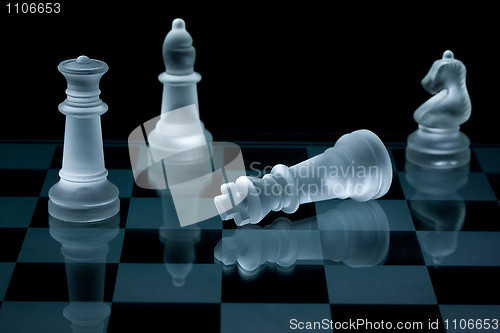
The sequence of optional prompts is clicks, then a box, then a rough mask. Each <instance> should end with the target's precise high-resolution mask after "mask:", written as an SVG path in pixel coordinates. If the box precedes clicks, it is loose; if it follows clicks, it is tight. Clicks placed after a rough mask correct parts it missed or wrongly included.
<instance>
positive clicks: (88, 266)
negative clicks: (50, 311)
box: [49, 214, 120, 333]
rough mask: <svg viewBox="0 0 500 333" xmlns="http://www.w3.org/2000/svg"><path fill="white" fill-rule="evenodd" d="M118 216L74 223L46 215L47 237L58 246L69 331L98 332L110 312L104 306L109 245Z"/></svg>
mask: <svg viewBox="0 0 500 333" xmlns="http://www.w3.org/2000/svg"><path fill="white" fill-rule="evenodd" d="M119 224H120V215H119V214H117V215H115V216H113V217H111V218H109V219H105V220H101V221H99V222H96V223H75V222H68V221H62V220H58V219H56V218H54V217H53V216H49V226H50V229H49V231H50V235H51V236H52V237H53V238H54V239H55V240H56V241H58V242H59V243H60V244H61V254H62V255H63V256H64V262H65V267H66V278H67V283H68V292H69V304H68V305H67V306H66V307H65V308H64V311H63V315H64V317H65V318H66V319H68V320H69V321H70V322H71V324H70V326H71V331H72V332H89V333H90V332H93V333H94V332H95V333H98V332H99V333H102V332H106V330H107V322H108V318H109V315H110V312H111V309H110V306H109V305H108V304H106V303H104V286H105V278H106V277H105V275H106V260H107V255H108V252H109V242H110V241H111V240H113V239H114V238H115V237H116V236H117V235H118V232H119Z"/></svg>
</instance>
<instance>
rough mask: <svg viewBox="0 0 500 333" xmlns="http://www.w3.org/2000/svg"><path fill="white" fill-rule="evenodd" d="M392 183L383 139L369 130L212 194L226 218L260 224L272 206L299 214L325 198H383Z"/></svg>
mask: <svg viewBox="0 0 500 333" xmlns="http://www.w3.org/2000/svg"><path fill="white" fill-rule="evenodd" d="M391 183H392V163H391V160H390V157H389V154H388V152H387V149H386V148H385V146H384V144H383V143H382V141H381V140H380V139H379V137H378V136H377V135H375V134H374V133H373V132H371V131H368V130H358V131H355V132H352V133H349V134H346V135H343V136H342V137H341V138H340V139H339V140H338V141H337V142H336V144H335V146H334V147H332V148H329V149H327V150H326V151H325V152H324V153H322V154H320V155H317V156H314V157H312V158H310V159H308V160H306V161H303V162H301V163H299V164H297V165H294V166H292V167H290V168H289V167H287V166H285V165H283V164H278V165H276V166H274V167H273V169H272V170H271V173H270V174H267V175H265V176H264V177H263V178H262V179H259V178H255V177H247V176H242V177H239V178H238V179H237V180H236V182H234V183H233V182H230V183H226V184H223V185H222V186H221V191H222V195H219V196H217V197H215V198H214V202H215V206H216V207H217V210H218V212H219V214H220V216H221V218H222V219H223V220H228V219H231V218H233V219H234V221H235V222H236V224H237V225H244V224H248V223H254V224H255V223H258V222H260V221H261V220H262V219H263V218H264V216H266V215H267V213H269V212H270V211H271V210H274V211H279V210H282V211H284V212H285V213H293V212H295V211H296V210H297V209H298V207H299V205H300V204H302V203H307V202H315V201H321V200H327V199H334V198H339V199H346V198H352V199H354V200H358V201H367V200H372V199H377V198H380V197H381V196H383V195H385V194H386V193H387V191H388V190H389V188H390V186H391Z"/></svg>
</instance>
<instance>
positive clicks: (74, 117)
mask: <svg viewBox="0 0 500 333" xmlns="http://www.w3.org/2000/svg"><path fill="white" fill-rule="evenodd" d="M57 69H58V70H59V71H60V72H61V73H62V74H63V75H64V76H65V78H66V80H67V82H68V88H67V89H66V94H67V98H66V100H64V102H62V103H61V104H59V111H61V113H63V114H65V115H66V128H65V132H64V151H63V162H62V169H61V170H60V171H59V176H60V177H61V179H60V180H59V182H57V183H56V184H55V185H54V186H52V188H51V189H50V191H49V198H50V200H49V205H48V208H49V214H50V215H52V216H54V217H55V218H58V219H60V220H64V221H73V222H95V221H99V220H103V219H107V218H110V217H112V216H113V215H115V214H117V213H118V211H119V209H120V201H119V199H118V193H119V191H118V188H117V187H116V186H115V185H113V184H112V183H111V182H109V181H108V179H107V175H108V171H107V170H106V168H105V166H104V153H103V144H102V134H101V118H100V116H101V114H103V113H105V112H106V111H107V110H108V106H107V105H106V103H104V102H103V101H102V100H101V99H100V98H99V94H100V93H101V91H100V90H99V80H100V79H101V77H102V76H103V75H104V73H106V71H107V70H108V65H106V63H104V62H102V61H100V60H95V59H89V58H88V57H86V56H80V57H78V58H77V59H71V60H66V61H63V62H61V63H60V64H59V66H58V67H57Z"/></svg>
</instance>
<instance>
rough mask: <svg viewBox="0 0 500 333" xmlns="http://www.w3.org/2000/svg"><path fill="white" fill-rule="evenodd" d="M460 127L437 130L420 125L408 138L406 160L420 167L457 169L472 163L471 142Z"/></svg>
mask: <svg viewBox="0 0 500 333" xmlns="http://www.w3.org/2000/svg"><path fill="white" fill-rule="evenodd" d="M459 129H460V128H459V127H454V128H450V129H437V128H430V127H425V126H422V125H419V128H418V130H416V131H415V132H413V133H411V134H410V135H409V136H408V141H407V145H406V159H407V160H408V161H410V162H411V163H414V164H416V165H420V166H429V167H433V168H443V169H445V168H456V167H460V166H463V165H465V164H467V163H469V161H470V149H469V146H470V140H469V138H468V137H467V136H466V135H465V134H464V133H462V132H460V130H459Z"/></svg>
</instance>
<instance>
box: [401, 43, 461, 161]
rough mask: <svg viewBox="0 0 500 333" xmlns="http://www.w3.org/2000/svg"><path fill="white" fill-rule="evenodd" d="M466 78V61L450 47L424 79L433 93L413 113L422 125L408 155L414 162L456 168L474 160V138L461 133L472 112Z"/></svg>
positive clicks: (414, 134) (408, 149)
mask: <svg viewBox="0 0 500 333" xmlns="http://www.w3.org/2000/svg"><path fill="white" fill-rule="evenodd" d="M465 77H466V68H465V66H464V64H463V63H462V62H461V61H460V60H457V59H455V57H454V55H453V52H451V51H449V50H448V51H445V52H444V54H443V58H442V59H439V60H436V61H435V62H434V64H433V65H432V67H431V69H430V70H429V72H428V73H427V75H426V76H425V77H424V79H423V80H422V86H423V87H424V89H425V90H426V91H427V92H429V93H431V94H433V96H432V97H431V98H429V100H427V101H426V102H425V103H423V104H422V105H421V106H420V107H419V108H418V109H417V110H416V111H415V113H414V114H413V118H414V119H415V121H416V122H417V123H418V125H419V128H418V130H416V131H415V132H413V133H411V134H410V136H409V137H408V145H407V149H406V158H407V159H408V160H409V161H410V162H412V163H415V164H418V165H422V166H434V167H440V168H454V167H459V166H461V165H464V164H466V163H467V162H468V160H469V159H470V149H469V145H470V141H469V139H468V138H467V136H466V135H465V134H464V133H462V132H460V125H461V124H463V123H464V122H466V121H467V120H468V119H469V117H470V115H471V102H470V98H469V94H468V92H467V87H466V84H465Z"/></svg>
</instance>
